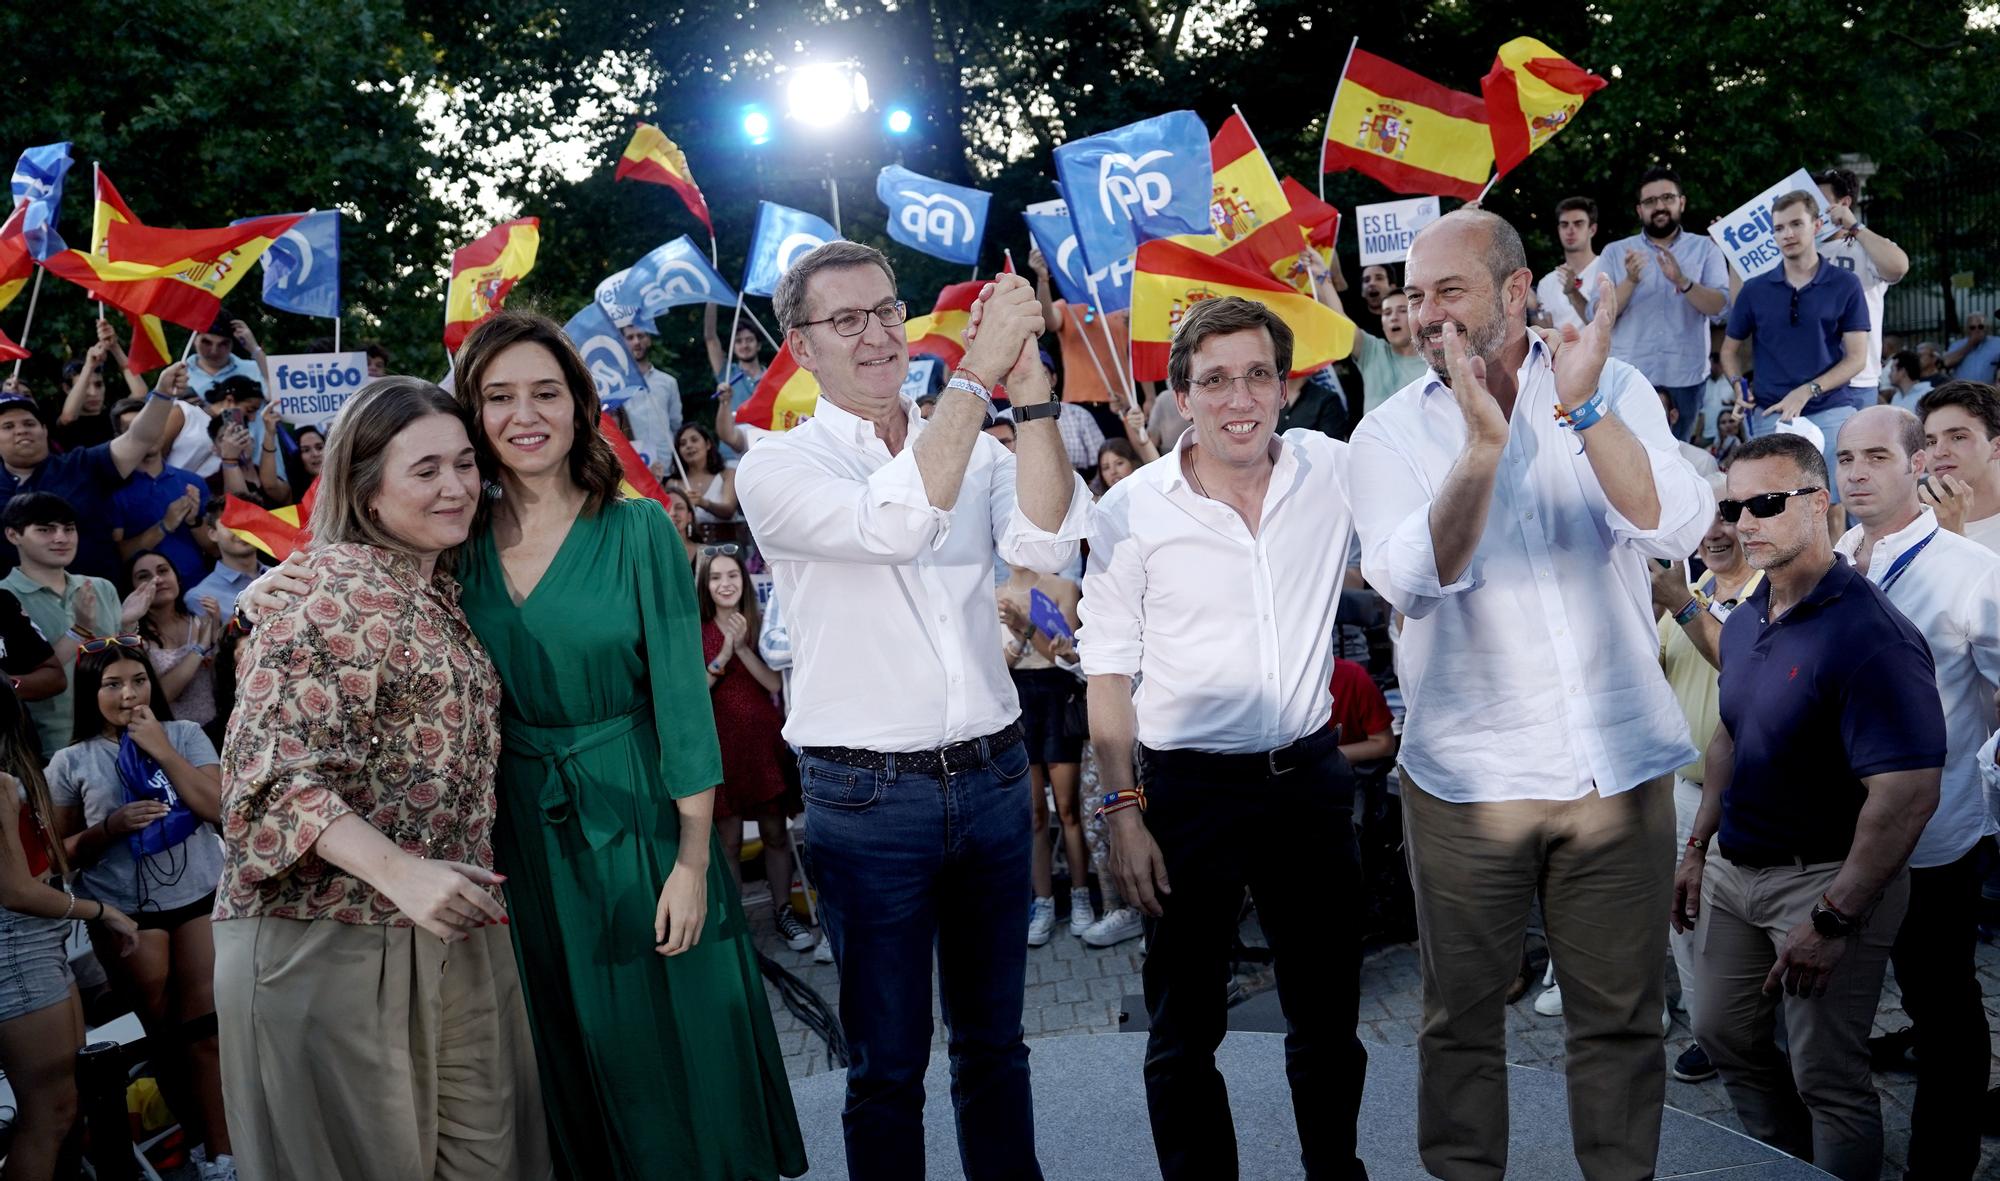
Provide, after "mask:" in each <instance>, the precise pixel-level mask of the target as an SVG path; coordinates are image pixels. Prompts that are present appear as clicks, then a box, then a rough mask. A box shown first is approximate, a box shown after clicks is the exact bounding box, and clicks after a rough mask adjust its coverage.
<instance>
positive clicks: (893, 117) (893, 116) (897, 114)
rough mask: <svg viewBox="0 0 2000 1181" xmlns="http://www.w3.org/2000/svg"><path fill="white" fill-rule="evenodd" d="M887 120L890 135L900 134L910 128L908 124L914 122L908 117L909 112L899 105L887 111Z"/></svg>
mask: <svg viewBox="0 0 2000 1181" xmlns="http://www.w3.org/2000/svg"><path fill="white" fill-rule="evenodd" d="M887 122H888V127H889V134H890V135H902V134H904V133H906V132H908V131H909V130H910V125H911V124H912V123H914V122H915V120H914V119H912V118H911V117H910V113H909V112H908V111H906V110H904V109H903V108H901V107H897V108H895V109H894V110H892V111H890V112H889V118H888V121H887Z"/></svg>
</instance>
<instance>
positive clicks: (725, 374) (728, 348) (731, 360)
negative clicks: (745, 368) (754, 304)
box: [716, 291, 743, 393]
mask: <svg viewBox="0 0 2000 1181" xmlns="http://www.w3.org/2000/svg"><path fill="white" fill-rule="evenodd" d="M742 322H743V293H742V292H740V291H739V292H737V293H736V314H735V315H733V316H731V317H729V342H728V343H727V344H725V345H724V346H723V349H724V352H723V354H722V357H723V361H722V379H721V381H720V382H718V383H717V388H716V392H717V393H720V392H721V391H723V390H726V389H728V388H729V376H730V370H731V369H738V368H741V366H739V365H737V364H736V326H737V325H738V324H741V323H742Z"/></svg>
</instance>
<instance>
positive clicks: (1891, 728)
mask: <svg viewBox="0 0 2000 1181" xmlns="http://www.w3.org/2000/svg"><path fill="white" fill-rule="evenodd" d="M1883 458H1884V459H1885V460H1886V458H1887V457H1883ZM1886 466H1889V467H1893V466H1894V464H1893V463H1889V464H1886ZM1860 483H1861V481H1857V482H1856V483H1855V485H1854V486H1855V487H1857V488H1858V487H1859V486H1860ZM1826 486H1827V468H1826V460H1825V457H1824V456H1822V455H1821V453H1820V450H1819V448H1817V447H1815V446H1814V445H1813V444H1811V443H1810V442H1807V441H1806V440H1804V439H1802V438H1800V437H1798V436H1796V435H1791V434H1778V435H1765V436H1762V437H1760V438H1756V439H1752V440H1750V441H1749V442H1747V443H1745V444H1744V445H1743V446H1742V447H1741V448H1740V449H1739V450H1738V451H1737V452H1736V458H1735V461H1734V462H1733V463H1732V464H1731V465H1730V468H1729V473H1728V490H1729V496H1728V498H1727V499H1725V500H1723V501H1722V502H1721V503H1720V504H1719V505H1718V508H1719V509H1720V511H1721V513H1722V517H1723V519H1724V520H1726V521H1734V522H1735V524H1736V531H1737V536H1738V537H1739V538H1740V539H1741V540H1742V543H1743V553H1744V556H1745V558H1747V559H1748V560H1749V562H1750V564H1751V565H1752V566H1754V567H1756V568H1757V569H1759V570H1762V571H1763V572H1764V582H1763V585H1761V586H1759V587H1758V588H1757V589H1756V590H1755V591H1753V592H1752V593H1751V595H1750V597H1749V598H1747V599H1745V600H1744V601H1743V602H1742V604H1741V605H1739V606H1738V607H1737V609H1736V610H1735V611H1733V612H1731V613H1730V616H1729V622H1728V623H1726V624H1724V625H1723V627H1722V640H1721V656H1722V677H1721V711H1720V712H1721V718H1722V723H1721V725H1719V726H1717V727H1716V728H1715V733H1714V734H1713V735H1712V736H1710V738H1709V742H1708V753H1707V759H1706V766H1705V772H1704V775H1703V778H1702V802H1701V808H1700V811H1699V812H1697V813H1696V815H1695V821H1694V828H1693V831H1692V833H1691V835H1690V836H1689V837H1688V840H1687V844H1686V848H1685V849H1684V850H1683V852H1682V856H1681V864H1680V869H1679V870H1678V872H1677V873H1676V874H1675V878H1674V899H1673V906H1672V910H1671V918H1672V922H1673V925H1674V929H1675V930H1677V931H1687V930H1690V929H1692V930H1694V931H1695V932H1696V937H1695V939H1694V940H1693V952H1694V962H1695V978H1696V991H1697V993H1698V995H1699V996H1700V998H1701V1004H1700V1005H1699V1006H1698V1007H1697V1008H1696V1010H1695V1012H1694V1024H1695V1036H1696V1038H1698V1039H1699V1040H1700V1042H1701V1046H1702V1048H1703V1049H1705V1050H1707V1051H1708V1055H1709V1058H1710V1059H1711V1060H1712V1061H1713V1062H1714V1063H1715V1066H1716V1067H1717V1069H1718V1070H1720V1071H1721V1074H1722V1080H1723V1083H1724V1084H1725V1085H1726V1086H1727V1087H1728V1088H1729V1095H1730V1098H1731V1099H1732V1100H1734V1101H1735V1104H1736V1113H1737V1115H1738V1117H1739V1118H1741V1119H1742V1121H1743V1127H1744V1130H1745V1131H1747V1132H1749V1133H1750V1134H1751V1135H1752V1136H1755V1137H1756V1138H1757V1139H1759V1140H1762V1141H1764V1142H1766V1143H1768V1144H1771V1145H1773V1146H1775V1147H1777V1148H1780V1149H1783V1150H1784V1151H1786V1152H1789V1153H1792V1154H1793V1155H1795V1156H1799V1157H1802V1158H1804V1159H1806V1160H1810V1161H1811V1162H1813V1163H1814V1164H1816V1165H1818V1166H1819V1167H1820V1168H1822V1169H1824V1170H1826V1171H1827V1172H1829V1173H1832V1174H1833V1175H1834V1176H1836V1177H1840V1178H1842V1179H1843V1181H1862V1179H1863V1178H1866V1179H1867V1181H1874V1178H1876V1177H1879V1176H1880V1175H1881V1170H1882V1112H1881V1103H1880V1100H1879V1098H1878V1096H1877V1095H1876V1093H1875V1086H1874V1082H1873V1081H1872V1079H1871V1077H1870V1075H1869V1071H1868V1032H1869V1029H1870V1027H1871V1026H1872V1025H1873V1023H1874V1020H1875V1008H1876V1002H1877V1000H1878V998H1879V997H1880V994H1881V990H1882V973H1883V969H1884V966H1885V965H1886V964H1887V962H1888V959H1889V951H1890V947H1891V945H1892V944H1893V943H1894V942H1895V939H1896V932H1897V929H1898V927H1899V926H1900V925H1901V923H1902V921H1903V915H1904V912H1905V910H1906V909H1907V908H1908V906H1909V901H1910V874H1909V870H1908V868H1907V863H1908V861H1909V858H1910V852H1911V850H1912V849H1914V848H1915V847H1916V845H1917V840H1918V837H1919V835H1920V834H1921V833H1922V832H1923V831H1924V825H1925V822H1926V821H1928V820H1929V819H1930V817H1931V814H1932V813H1933V812H1934V811H1935V810H1936V808H1937V806H1938V793H1939V786H1938V785H1939V779H1940V772H1941V770H1942V768H1943V766H1944V764H1945V752H1946V729H1945V718H1944V711H1943V709H1942V708H1941V707H1940V705H1939V701H1938V690H1937V682H1936V680H1935V666H1934V664H1933V662H1932V660H1931V653H1930V649H1929V648H1928V647H1927V646H1926V645H1925V642H1924V636H1923V633H1922V632H1920V631H1919V630H1918V629H1917V628H1916V627H1915V626H1914V625H1913V624H1911V622H1910V621H1909V620H1908V619H1905V618H1904V617H1903V614H1902V613H1901V612H1900V611H1898V610H1897V609H1896V606H1895V605H1894V603H1893V602H1892V601H1891V599H1890V597H1889V595H1887V594H1884V593H1883V591H1882V590H1881V589H1880V588H1878V587H1877V586H1876V585H1875V583H1874V582H1873V581H1871V578H1875V577H1879V578H1882V579H1883V581H1885V582H1886V581H1887V576H1888V575H1889V573H1891V570H1890V569H1884V570H1880V571H1874V572H1872V573H1871V574H1869V575H1864V574H1862V573H1861V572H1860V571H1858V570H1856V569H1855V568H1854V567H1853V566H1850V565H1848V564H1847V563H1846V562H1845V561H1842V560H1840V559H1839V558H1838V557H1836V556H1835V554H1834V549H1833V543H1832V542H1831V541H1830V540H1829V538H1828V536H1827V526H1826V516H1827V513H1828V511H1829V509H1828V504H1829V497H1828V495H1827V491H1826ZM1871 499H1872V497H1871ZM1870 512H1871V515H1873V510H1872V508H1871V510H1870ZM1906 552H1907V551H1906ZM1884 558H1885V554H1884V553H1882V552H1875V553H1872V554H1871V555H1870V561H1871V565H1872V563H1873V561H1879V560H1883V559H1884ZM1888 560H1889V562H1890V567H1891V568H1893V567H1894V565H1895V563H1896V562H1897V561H1901V560H1902V559H1901V557H1900V556H1897V557H1894V558H1889V559H1888ZM1924 560H1929V555H1922V554H1920V555H1919V557H1918V558H1917V559H1914V560H1913V561H1918V562H1920V561H1924ZM1914 570H1915V567H1914V565H1912V564H1911V563H1910V562H1905V563H1904V567H1903V572H1905V573H1910V574H1911V575H1912V576H1915V575H1914ZM1891 589H1892V590H1893V589H1896V588H1894V587H1892V588H1891ZM1559 962H1560V961H1559ZM1781 993H1782V995H1780V994H1781ZM1779 1004H1783V1005H1784V1007H1785V1028H1786V1030H1787V1032H1788V1034H1789V1037H1790V1055H1789V1061H1788V1060H1787V1057H1786V1055H1784V1054H1781V1053H1780V1052H1779V1050H1778V1048H1777V1046H1776V1045H1775V1044H1774V1043H1773V1042H1772V1040H1771V1028H1772V1023H1773V1021H1774V1019H1775V1013H1774V1010H1775V1009H1776V1007H1777V1006H1778V1005H1779ZM1979 1046H1980V1052H1981V1054H1984V1053H1985V1041H1984V1039H1981V1040H1980V1042H1979ZM1927 1175H1928V1174H1927Z"/></svg>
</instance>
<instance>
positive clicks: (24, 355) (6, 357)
mask: <svg viewBox="0 0 2000 1181" xmlns="http://www.w3.org/2000/svg"><path fill="white" fill-rule="evenodd" d="M30 356H33V354H32V353H30V352H28V350H27V349H24V348H22V347H21V346H20V345H18V344H15V343H14V338H13V337H11V336H9V335H7V334H6V333H4V332H0V361H25V360H27V359H28V358H29V357H30Z"/></svg>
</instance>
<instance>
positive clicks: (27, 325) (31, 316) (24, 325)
mask: <svg viewBox="0 0 2000 1181" xmlns="http://www.w3.org/2000/svg"><path fill="white" fill-rule="evenodd" d="M47 273H48V271H47V269H46V268H44V267H36V268H35V287H34V290H32V291H30V292H29V293H28V318H27V319H26V320H24V321H22V322H21V339H20V340H18V341H16V342H15V343H16V344H19V345H20V346H21V347H22V348H24V349H25V348H27V347H28V330H29V329H31V328H33V327H34V326H35V304H36V303H37V302H38V301H39V300H40V299H41V298H42V276H43V275H45V274H47ZM103 306H104V305H102V304H99V305H98V307H99V308H100V309H102V308H103ZM22 360H23V358H21V357H16V358H14V372H13V373H12V374H11V375H10V376H11V377H13V378H16V379H18V378H19V377H20V376H21V361H22Z"/></svg>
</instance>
